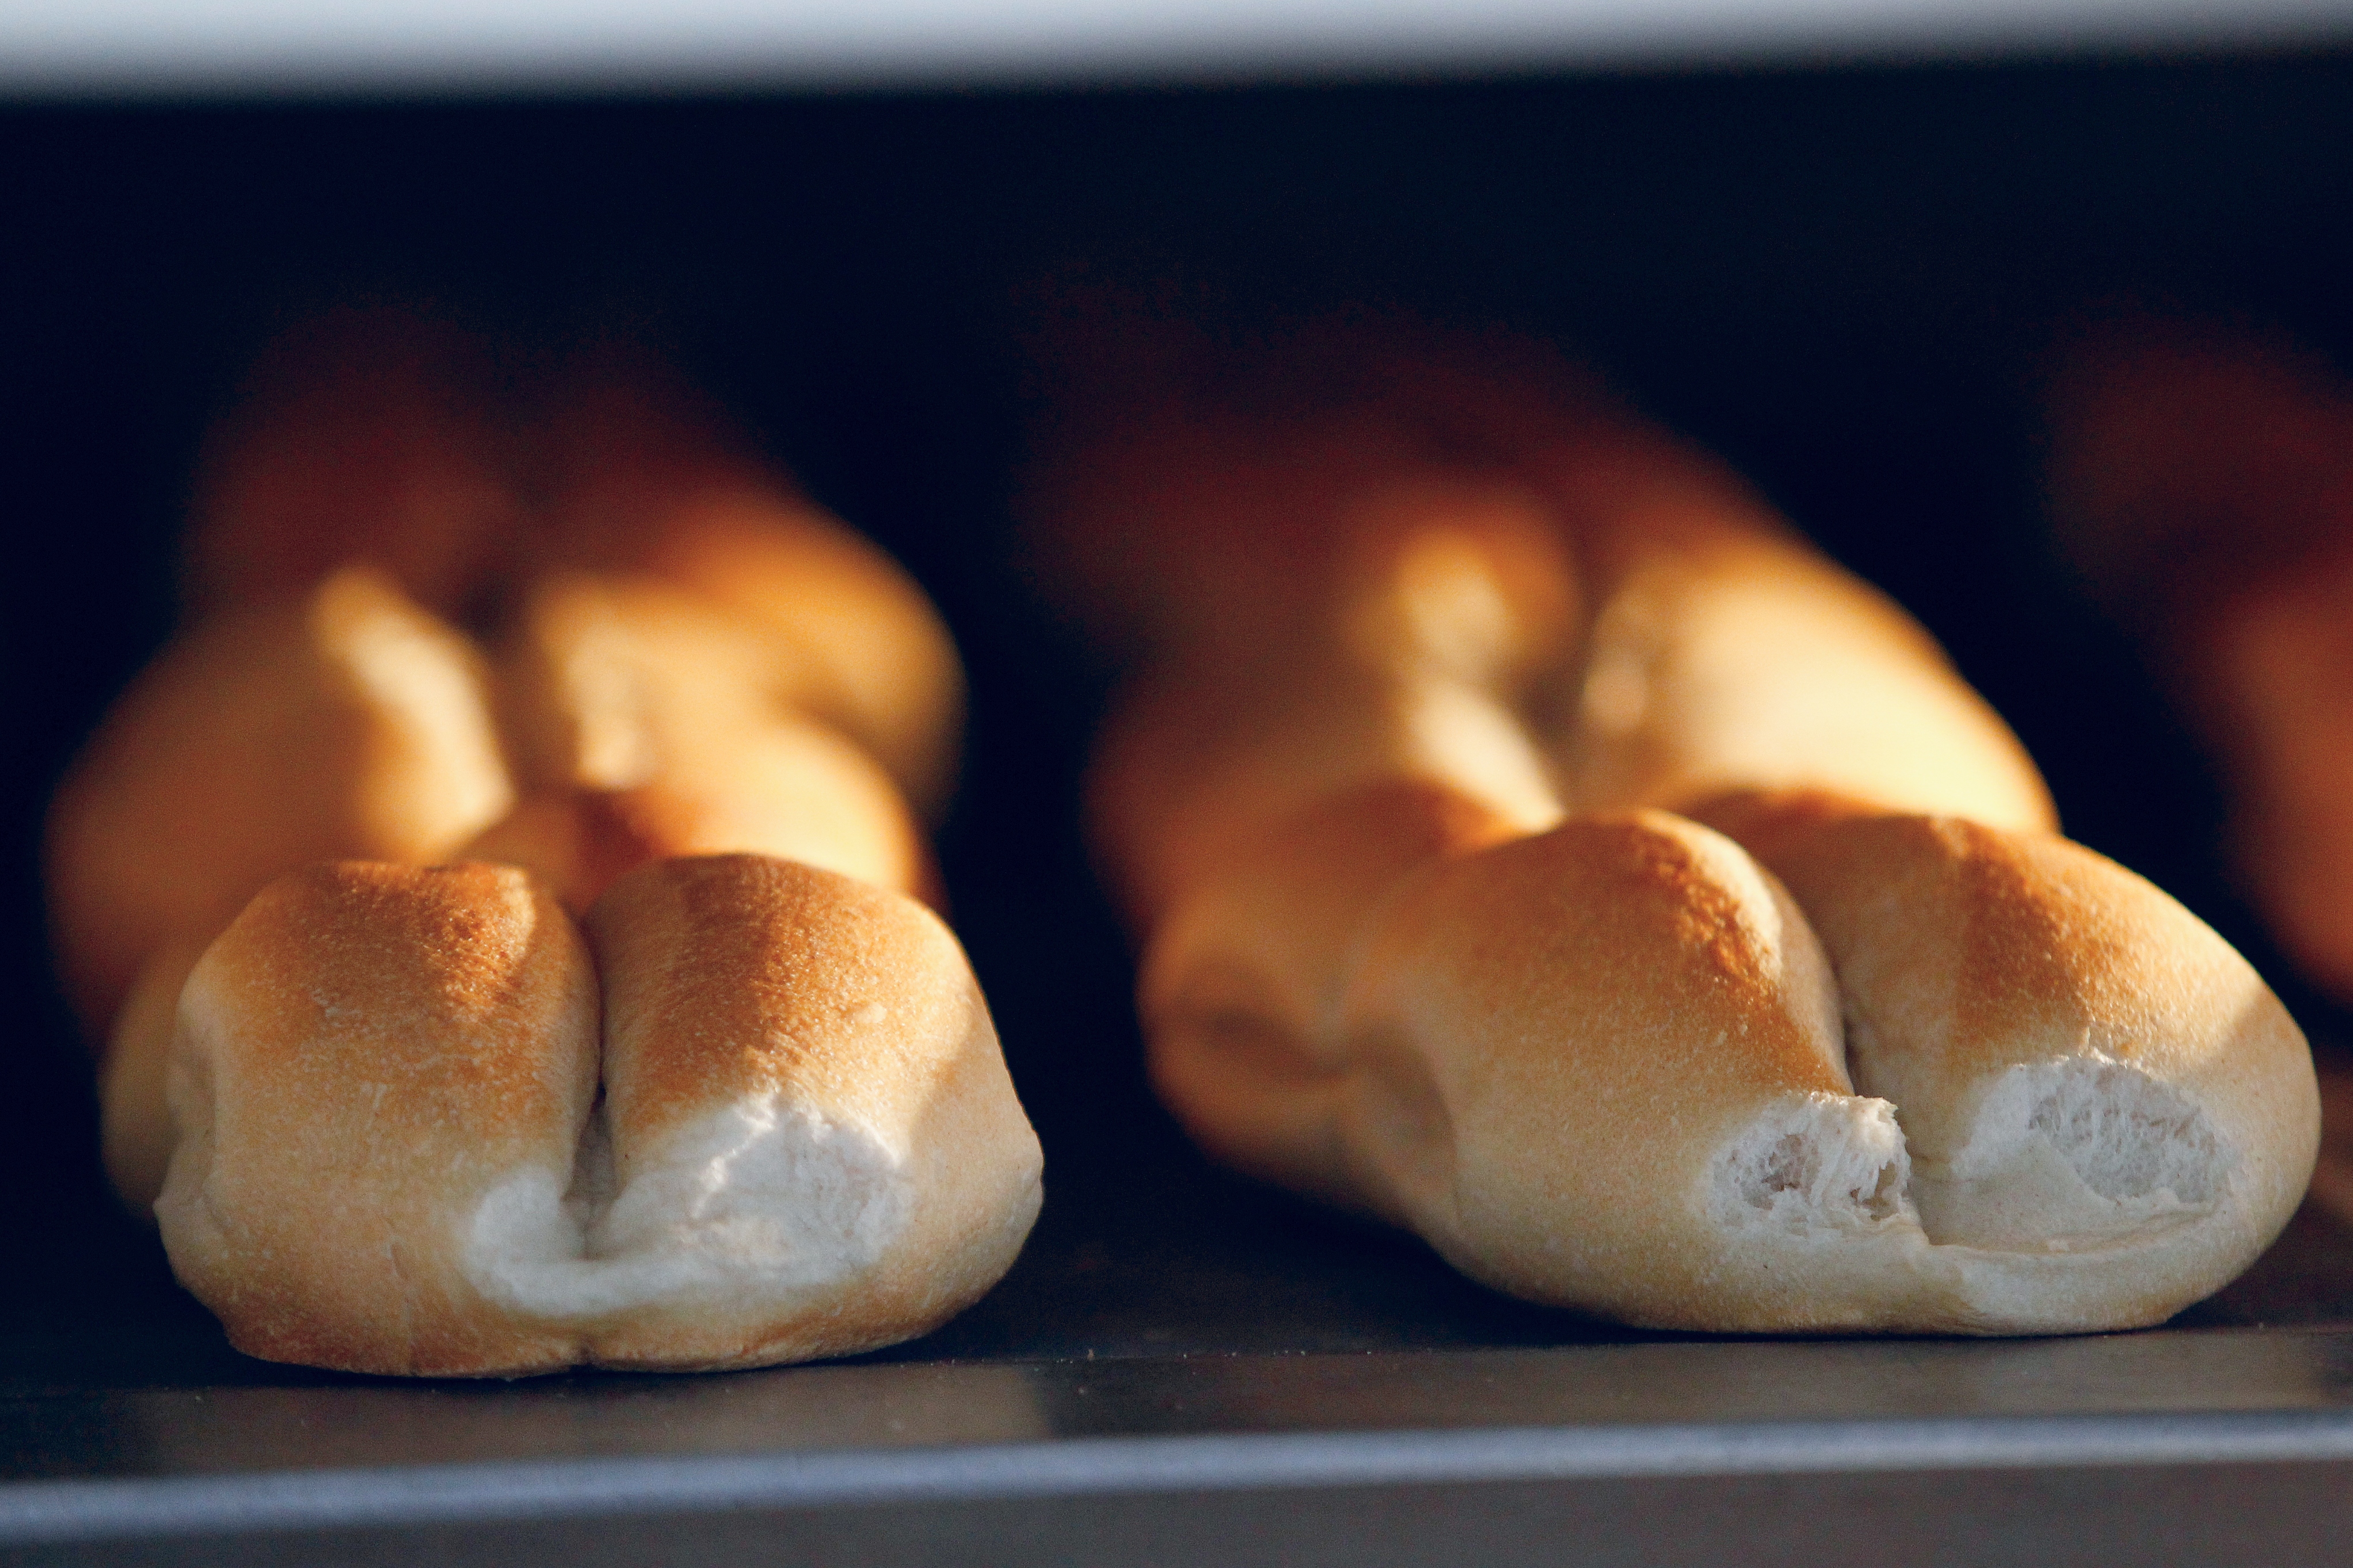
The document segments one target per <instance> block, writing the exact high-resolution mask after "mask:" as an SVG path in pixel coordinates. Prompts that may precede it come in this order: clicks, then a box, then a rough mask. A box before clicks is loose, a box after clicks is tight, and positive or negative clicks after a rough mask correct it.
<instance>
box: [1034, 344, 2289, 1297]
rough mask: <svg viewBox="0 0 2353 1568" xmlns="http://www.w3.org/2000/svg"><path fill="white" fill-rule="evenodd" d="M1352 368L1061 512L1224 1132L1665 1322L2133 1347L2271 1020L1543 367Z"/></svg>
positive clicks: (1152, 1022) (1127, 464) (2193, 1218)
mask: <svg viewBox="0 0 2353 1568" xmlns="http://www.w3.org/2000/svg"><path fill="white" fill-rule="evenodd" d="M1316 352H1317V353H1325V354H1328V353H1329V345H1328V344H1326V345H1324V347H1323V348H1321V349H1319V350H1317V351H1316ZM1336 364H1337V366H1338V368H1337V369H1335V359H1334V358H1325V359H1324V360H1321V361H1319V362H1318V363H1316V365H1315V367H1314V371H1313V372H1311V373H1309V374H1297V373H1296V371H1295V367H1278V368H1276V369H1275V370H1273V371H1272V372H1264V371H1261V372H1257V373H1252V372H1249V371H1235V370H1232V369H1230V368H1229V372H1228V374H1229V376H1230V377H1231V378H1232V379H1230V380H1229V381H1227V382H1225V383H1223V384H1219V382H1217V381H1216V380H1215V379H1214V378H1205V379H1202V380H1197V381H1196V382H1194V383H1193V384H1189V385H1187V386H1183V387H1180V388H1178V389H1177V390H1176V392H1175V393H1174V394H1172V395H1167V396H1166V397H1164V398H1162V399H1161V400H1160V401H1159V402H1157V403H1154V402H1153V401H1152V396H1153V395H1152V394H1150V393H1147V394H1145V395H1144V396H1143V398H1142V401H1143V403H1144V404H1145V406H1146V407H1147V408H1148V409H1149V413H1148V414H1139V413H1138V412H1137V411H1136V410H1135V409H1134V407H1130V408H1129V409H1128V410H1127V413H1126V416H1124V417H1120V418H1106V419H1105V420H1104V421H1103V434H1100V435H1098V436H1097V437H1095V438H1094V439H1093V441H1092V444H1088V445H1082V446H1080V447H1076V448H1075V449H1073V450H1071V451H1068V452H1065V453H1064V454H1063V455H1062V457H1061V458H1060V465H1061V466H1060V468H1050V475H1054V476H1060V478H1050V479H1049V480H1048V481H1047V482H1046V483H1045V484H1044V485H1043V486H1041V488H1040V490H1039V503H1038V504H1039V507H1040V508H1041V510H1043V512H1044V514H1045V516H1044V520H1043V523H1042V532H1043V536H1044V537H1045V538H1046V539H1048V540H1049V541H1050V542H1059V548H1060V550H1062V551H1063V552H1065V553H1066V554H1067V555H1070V556H1073V557H1075V558H1076V560H1075V563H1072V564H1069V565H1066V566H1065V567H1064V568H1063V571H1062V579H1063V580H1064V581H1066V582H1074V583H1082V584H1092V585H1093V586H1092V589H1091V590H1090V592H1091V593H1092V595H1093V597H1094V601H1095V602H1096V603H1098V604H1100V605H1107V606H1108V607H1109V608H1110V610H1111V612H1112V614H1113V616H1114V617H1115V618H1116V619H1117V620H1118V621H1121V622H1124V625H1115V626H1113V629H1112V632H1111V634H1110V635H1111V636H1112V637H1114V638H1118V637H1125V638H1126V639H1128V640H1129V641H1130V643H1131V645H1133V646H1140V647H1143V648H1145V649H1146V650H1148V652H1147V654H1146V658H1145V664H1144V667H1143V668H1142V670H1141V672H1140V673H1139V674H1138V675H1137V676H1136V677H1135V679H1134V682H1133V684H1132V686H1131V688H1130V691H1129V694H1128V695H1127V696H1126V697H1125V699H1124V700H1123V702H1122V703H1121V704H1120V706H1119V708H1118V710H1116V711H1115V713H1114V715H1113V719H1112V721H1111V722H1110V723H1109V725H1108V726H1107V728H1106V731H1105V733H1104V737H1103V742H1102V744H1101V748H1100V751H1099V752H1098V759H1097V763H1096V770H1095V774H1094V782H1093V785H1092V795H1093V810H1094V819H1095V824H1096V830H1097V836H1098V843H1099V844H1100V845H1101V847H1102V849H1103V856H1104V859H1105V861H1106V863H1107V867H1108V868H1109V871H1110V874H1111V875H1112V877H1113V879H1114V881H1115V882H1116V883H1118V884H1119V886H1120V887H1121V889H1122V891H1123V893H1124V896H1125V902H1126V904H1127V907H1128V908H1129V910H1130V911H1131V913H1132V915H1133V917H1134V920H1135V921H1136V923H1137V925H1138V927H1139V929H1140V931H1141V932H1142V934H1143V936H1144V940H1145V961H1144V972H1143V977H1142V983H1141V993H1140V999H1141V1005H1142V1009H1143V1013H1144V1020H1145V1030H1146V1035H1147V1038H1148V1041H1149V1048H1150V1050H1151V1054H1152V1064H1153V1073H1154V1078H1155V1082H1156V1083H1157V1084H1158V1085H1159V1087H1160V1089H1161V1090H1162V1092H1163V1093H1164V1095H1166V1098H1167V1099H1168V1100H1169V1103H1170V1105H1171V1106H1172V1108H1173V1109H1174V1110H1176V1114H1177V1116H1178V1117H1179V1119H1180V1120H1181V1121H1184V1122H1185V1123H1186V1125H1187V1128H1188V1129H1190V1130H1191V1131H1193V1132H1194V1133H1195V1135H1196V1136H1197V1137H1198V1138H1199V1139H1200V1140H1201V1141H1202V1142H1204V1144H1205V1145H1206V1146H1207V1147H1208V1149H1209V1150H1210V1151H1211V1152H1214V1153H1216V1154H1218V1155H1219V1156H1220V1157H1222V1158H1224V1159H1226V1160H1228V1161H1229V1162H1231V1163H1235V1164H1237V1165H1239V1166H1240V1167H1241V1168H1243V1169H1245V1170H1248V1171H1250V1172H1252V1173H1257V1174H1260V1175H1263V1176H1267V1177H1269V1178H1271V1179H1274V1180H1277V1181H1281V1182H1283V1183H1285V1184H1289V1185H1292V1186H1293V1187H1295V1188H1297V1189H1299V1190H1302V1191H1303V1192H1307V1193H1310V1194H1314V1195H1317V1196H1321V1197H1324V1198H1326V1199H1329V1200H1332V1201H1335V1202H1339V1203H1343V1204H1346V1205H1354V1206H1357V1207H1361V1208H1364V1209H1366V1210H1369V1211H1370V1212H1372V1213H1374V1214H1377V1215H1381V1216H1384V1217H1386V1218H1388V1219H1390V1220H1393V1221H1395V1222H1397V1223H1399V1224H1402V1225H1406V1226H1410V1227H1411V1228H1413V1229H1414V1230H1416V1231H1418V1232H1419V1234H1421V1235H1422V1236H1423V1237H1427V1238H1428V1239H1429V1240H1430V1242H1431V1244H1432V1245H1433V1246H1435V1247H1437V1248H1438V1249H1439V1250H1440V1252H1441V1253H1443V1254H1444V1255H1445V1256H1446V1257H1447V1258H1449V1259H1450V1260H1451V1261H1452V1262H1453V1263H1455V1264H1456V1265H1457V1266H1458V1267H1460V1268H1462V1269H1464V1270H1465V1271H1466V1272H1468V1273H1470V1274H1472V1275H1473V1276H1475V1277H1477V1278H1479V1279H1484V1280H1486V1281H1488V1282H1489V1283H1491V1284H1493V1285H1495V1286H1497V1287H1499V1288H1501V1289H1506V1290H1509V1291H1511V1292H1513V1293H1514V1294H1517V1295H1521V1296H1525V1297H1527V1298H1529V1299H1532V1300H1538V1301H1545V1302H1550V1303H1555V1304H1558V1305H1563V1306H1572V1307H1577V1308H1581V1309H1584V1310H1591V1311H1598V1312H1601V1313H1605V1314H1608V1315H1610V1316H1613V1317H1616V1318H1619V1319H1620V1320H1622V1321H1629V1322H1635V1323H1641V1324H1645V1325H1651V1326H1656V1327H1663V1328H1684V1329H1708V1330H1719V1331H1790V1330H1805V1331H1822V1330H1877V1331H1961V1332H1977V1333H2018V1332H2047V1331H2080V1330H2093V1329H2104V1328H2117V1327H2125V1326H2129V1325H2135V1324H2141V1323H2147V1322H2153V1321H2158V1320H2160V1319H2162V1318H2164V1317H2166V1316H2168V1314H2170V1313H2172V1312H2174V1311H2177V1310H2179V1309H2180V1308H2181V1307H2183V1306H2185V1305H2187V1304H2188V1303H2189V1302H2190V1301H2193V1300H2197V1299H2198V1298H2200V1296H2202V1295H2204V1294H2206V1293H2208V1292H2210V1291H2211V1290H2213V1289H2216V1288H2218V1287H2219V1286H2220V1285H2221V1284H2222V1283H2223V1282H2225V1281H2226V1280H2228V1279H2230V1278H2232V1276H2233V1275H2234V1274H2235V1273H2236V1272H2237V1271H2238V1270H2240V1269H2242V1268H2244V1267H2245V1266H2246V1265H2247V1264H2248V1263H2249V1262H2250V1261H2252V1260H2253V1258H2254V1257H2255V1256H2256V1255H2257V1254H2258V1253H2259V1252H2261V1251H2262V1249H2263V1247H2265V1246H2266V1245H2267V1244H2268V1243H2269V1242H2270V1240H2271V1239H2272V1237H2274V1236H2275V1235H2276V1234H2277V1233H2278V1231H2279V1228H2280V1227H2281V1226H2283V1225H2284V1223H2285V1221H2286V1219H2287V1216H2288V1215H2289V1214H2290V1213H2291V1212H2292V1211H2293V1210H2294V1208H2295V1204H2296V1201H2297V1199H2298V1197H2299V1196H2300V1194H2301V1193H2302V1190H2303V1187H2304V1184H2305V1182H2306V1179H2307V1177H2308V1175H2309V1173H2310V1171H2311V1167H2312V1160H2313V1156H2314V1152H2315V1148H2316V1139H2317V1131H2318V1121H2317V1110H2316V1094H2315V1089H2314V1083H2313V1077H2312V1069H2311V1063H2310V1058H2309V1055H2308V1053H2307V1051H2306V1047H2305V1045H2304V1041H2303V1038H2302V1037H2301V1035H2299V1034H2298V1033H2297V1031H2296V1029H2295V1026H2294V1024H2293V1023H2292V1022H2291V1021H2290V1020H2289V1019H2288V1017H2287V1016H2286V1014H2285V1013H2284V1011H2283V1010H2282V1009H2281V1007H2280V1006H2279V1004H2278V1003H2277V1001H2276V1000H2275V999H2274V997H2273V996H2272V995H2271V994H2270V992H2269V991H2268V990H2267V989H2265V987H2264V986H2263V984H2262V982H2261V981H2260V980H2259V979H2258V978H2257V977H2256V976H2255V974H2254V973H2253V971H2252V970H2251V969H2249V968H2248V966H2247V965H2246V963H2245V962H2244V961H2243V960H2242V959H2241V958H2240V957H2239V956H2238V955H2237V954H2236V953H2234V952H2232V951H2231V950H2230V949H2229V948H2228V947H2227V946H2226V945H2224V944H2223V943H2222V942H2221V940H2220V939H2219V938H2217V937H2216V936H2215V935H2214V934H2213V933H2212V932H2211V931H2209V930H2208V929H2207V928H2206V927H2204V926H2203V925H2202V924H2200V922H2199V921H2197V920H2196V919H2195V918H2194V917H2193V916H2191V915H2190V914H2189V912H2188V911H2186V910H2182V909H2181V908H2180V907H2179V905H2178V904H2176V903H2174V902H2173V901H2172V900H2169V899H2167V898H2166V897H2165V896H2164V895H2163V894H2162V893H2160V892H2158V890H2157V889H2154V888H2152V887H2150V886H2149V885H2148V884H2147V883H2146V882H2144V881H2142V880H2140V879H2137V878H2136V877H2133V876H2132V875H2131V874H2130V873H2128V872H2126V871H2124V870H2122V869H2121V868H2116V867H2115V866H2113V865H2111V864H2110V863H2108V862H2106V861H2105V860H2102V859H2101V858H2099V857H2097V856H2095V855H2093V854H2091V853H2090V852H2089V851H2087V850H2084V849H2082V848H2080V847H2076V846H2073V845H2071V844H2068V843H2067V842H2066V841H2064V840H2063V839H2061V838H2059V837H2056V835H2055V832H2054V830H2053V829H2054V823H2053V819H2052V810H2051V805H2050V801H2049V797H2048V795H2047V794H2046V793H2045V792H2044V790H2043V787H2042V783H2041V780H2040V779H2039V778H2038V777H2037V776H2036V774H2035V773H2034V771H2033V768H2032V766H2031V763H2029V762H2028V761H2027V759H2026V757H2025V755H2024V753H2023V752H2022V751H2021V749H2020V747H2019V745H2018V743H2017V742H2016V741H2015V740H2014V739H2012V738H2011V737H2010V734H2009V732H2008V731H2007V730H2006V729H2004V728H2003V727H2002V725H2001V723H2000V721H1999V720H1998V719H1996V718H1995V717H1994V716H1993V714H1992V713H1991V712H1990V711H1989V710H1988V709H1987V708H1986V706H1985V704H1984V703H1983V702H1982V701H1981V700H1979V699H1978V698H1977V696H1976V695H1975V694H1974V693H1973V692H1971V691H1970V690H1969V689H1968V687H1967V686H1966V685H1964V684H1963V683H1962V682H1961V681H1960V680H1959V679H1958V678H1957V676H1956V675H1955V674H1954V673H1953V671H1952V669H1951V668H1950V667H1949V665H1947V663H1946V661H1945V659H1944V658H1943V656H1942V655H1941V653H1940V652H1939V651H1938V650H1937V649H1936V647H1935V645H1934V644H1933V643H1932V642H1931V641H1930V640H1929V639H1928V638H1927V637H1926V635H1925V634H1924V633H1923V632H1921V631H1920V629H1919V628H1918V627H1916V626H1914V625H1913V624H1912V623H1911V622H1910V621H1909V620H1908V619H1906V618H1905V616H1903V615H1902V614H1901V612H1899V611H1898V610H1896V609H1895V608H1894V606H1893V605H1889V604H1888V603H1887V602H1886V601H1885V600H1884V599H1883V598H1882V597H1880V596H1879V595H1876V594H1874V593H1873V592H1872V591H1871V590H1870V589H1868V588H1866V587H1864V586H1863V585H1862V584H1859V583H1857V582H1855V581H1854V580H1853V579H1852V578H1850V577H1847V576H1846V575H1845V574H1841V573H1840V572H1839V571H1838V570H1837V569H1836V568H1834V567H1832V566H1831V565H1830V564H1829V563H1827V562H1824V561H1822V560H1820V558H1819V557H1816V556H1814V555H1813V554H1811V553H1810V552H1809V551H1807V550H1806V549H1805V548H1804V547H1803V546H1802V545H1801V544H1800V543H1799V542H1797V541H1796V540H1795V539H1794V538H1793V537H1792V536H1791V535H1790V533H1789V532H1788V530H1787V529H1786V527H1785V526H1783V525H1782V524H1780V523H1779V522H1778V521H1776V520H1775V519H1773V518H1772V517H1771V515H1770V514H1769V512H1767V510H1765V509H1764V507H1763V506H1762V505H1761V503H1759V502H1758V501H1757V500H1756V499H1755V498H1754V497H1752V496H1750V495H1748V494H1747V493H1746V491H1745V489H1742V488H1741V487H1740V486H1739V485H1738V484H1737V483H1736V481H1735V480H1733V479H1731V478H1730V477H1729V476H1727V475H1725V473H1724V472H1723V471H1722V470H1721V469H1720V468H1716V467H1715V465H1713V464H1711V463H1709V462H1707V461H1706V460H1704V459H1703V458H1699V457H1697V456H1696V455H1694V454H1692V453H1690V452H1688V451H1687V450H1685V449H1683V448H1682V447H1678V446H1677V445H1675V444H1674V443H1672V442H1671V441H1669V440H1667V439H1666V438H1664V437H1661V436H1659V435H1657V434H1656V433H1655V432H1652V431H1650V430H1647V429H1645V428H1643V427H1642V426H1640V425H1639V424H1636V423H1634V422H1633V421H1631V420H1630V418H1629V417H1628V416H1625V415H1623V414H1622V413H1620V412H1618V411H1616V410H1614V409H1612V408H1610V407H1609V405H1607V404H1606V403H1603V402H1601V401H1599V400H1598V399H1597V397H1596V396H1595V395H1593V394H1592V393H1591V392H1590V391H1589V390H1588V389H1586V388H1584V387H1582V386H1580V385H1578V384H1576V383H1575V382H1574V380H1573V379H1570V378H1566V377H1562V376H1557V375H1556V376H1550V377H1546V376H1533V377H1531V376H1517V377H1514V376H1506V375H1501V374H1485V373H1482V370H1481V368H1480V365H1479V363H1478V362H1477V360H1476V358H1475V357H1465V356H1463V355H1461V354H1454V355H1451V356H1443V355H1441V356H1439V357H1436V358H1427V357H1426V358H1420V359H1416V358H1412V357H1410V356H1404V357H1391V358H1386V359H1385V358H1383V357H1382V355H1381V353H1378V352H1376V353H1371V354H1358V355H1357V356H1356V357H1355V358H1350V357H1347V356H1346V355H1345V354H1344V355H1339V356H1337V357H1336ZM1253 374H1256V375H1257V379H1255V380H1253V379H1251V377H1252V375H1253ZM1303 384H1304V385H1307V386H1310V387H1313V388H1317V389H1322V390H1320V391H1318V392H1317V393H1315V394H1314V395H1312V396H1308V397H1304V398H1301V397H1287V396H1286V395H1285V393H1286V391H1288V392H1292V393H1296V392H1297V391H1298V389H1299V388H1300V387H1301V386H1302V385H1303ZM1335 385H1339V386H1350V387H1358V388H1366V389H1370V390H1367V391H1363V392H1359V393H1356V394H1354V395H1340V396H1337V397H1334V396H1332V395H1330V394H1329V391H1328V389H1329V388H1330V387H1332V386H1335ZM1161 390H1163V391H1166V389H1161ZM1319 397H1320V398H1321V399H1322V400H1321V401H1318V400H1317V398H1319ZM1271 408H1274V409H1282V410H1284V412H1283V413H1282V414H1280V415H1270V414H1268V413H1267V412H1265V411H1266V410H1268V409H1271ZM1114 513H1115V517H1114V515H1113V514H1114ZM1138 513H1141V514H1142V515H1143V517H1144V519H1145V521H1143V522H1138V521H1136V515H1137V514H1138ZM1099 518H1100V519H1103V520H1104V521H1103V528H1102V531H1101V533H1100V534H1099V533H1098V532H1097V531H1096V530H1095V529H1093V528H1092V527H1091V526H1090V523H1091V521H1093V520H1095V519H1099ZM1146 530H1148V531H1155V532H1159V533H1165V534H1166V535H1167V536H1168V537H1170V538H1173V539H1180V540H1183V541H1185V542H1186V544H1185V549H1186V552H1187V558H1186V559H1185V560H1184V561H1183V562H1182V563H1181V564H1171V565H1170V566H1169V567H1168V568H1167V569H1166V570H1165V571H1163V570H1156V569H1155V570H1145V571H1137V572H1133V573H1131V572H1130V571H1129V569H1128V567H1127V565H1126V563H1125V562H1124V558H1118V557H1106V556H1103V555H1099V554H1098V555H1090V553H1089V552H1091V551H1102V550H1105V549H1112V548H1117V547H1119V546H1118V542H1119V541H1120V540H1121V539H1123V537H1132V536H1134V534H1136V533H1138V532H1141V531H1146ZM1104 536H1108V537H1109V538H1110V539H1111V540H1113V545H1110V546H1106V545H1104V544H1103V543H1101V542H1100V540H1101V538H1102V537H1104ZM1704 823H1713V824H1714V825H1715V826H1713V827H1711V826H1705V825H1704Z"/></svg>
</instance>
